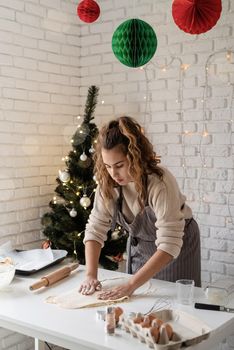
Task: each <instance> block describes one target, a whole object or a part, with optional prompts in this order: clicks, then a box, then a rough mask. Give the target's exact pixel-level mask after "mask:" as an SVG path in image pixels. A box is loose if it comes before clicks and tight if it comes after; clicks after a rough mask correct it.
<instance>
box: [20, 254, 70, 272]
mask: <svg viewBox="0 0 234 350" xmlns="http://www.w3.org/2000/svg"><path fill="white" fill-rule="evenodd" d="M20 251H22V250H16V252H20ZM52 252H53V254H55V259H54V261H52V262H50V263H49V264H46V265H44V266H42V267H40V268H38V269H36V268H35V269H31V270H23V269H16V270H15V273H16V275H23V276H29V275H32V274H34V273H37V272H39V271H42V270H44V269H47V268H48V267H51V266H53V265H56V264H59V263H60V262H61V261H63V260H64V259H65V258H66V256H67V254H68V252H67V251H66V250H57V249H52ZM56 254H57V256H56Z"/></svg>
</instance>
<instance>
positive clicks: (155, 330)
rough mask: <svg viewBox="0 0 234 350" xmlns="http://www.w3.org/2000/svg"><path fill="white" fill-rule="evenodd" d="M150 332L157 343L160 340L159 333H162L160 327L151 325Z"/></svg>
mask: <svg viewBox="0 0 234 350" xmlns="http://www.w3.org/2000/svg"><path fill="white" fill-rule="evenodd" d="M150 334H151V335H152V337H153V339H154V341H155V343H157V342H158V340H159V335H160V333H159V329H158V327H151V328H150Z"/></svg>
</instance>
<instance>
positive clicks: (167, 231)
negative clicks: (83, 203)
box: [84, 168, 192, 258]
mask: <svg viewBox="0 0 234 350" xmlns="http://www.w3.org/2000/svg"><path fill="white" fill-rule="evenodd" d="M163 171H164V175H163V181H161V180H160V179H159V178H158V176H157V175H156V174H152V175H149V176H148V189H147V191H148V205H149V206H150V207H151V208H152V210H153V211H154V213H155V216H156V218H157V221H156V223H155V226H156V227H157V229H158V230H157V237H156V230H155V244H156V246H157V248H160V249H161V250H163V251H165V252H167V253H169V254H171V255H172V256H173V257H174V258H176V257H177V256H178V255H179V253H180V249H181V247H182V244H183V241H182V237H183V234H184V232H183V231H184V224H185V221H184V219H189V218H191V217H192V211H191V209H190V208H189V207H188V206H187V205H186V204H185V199H186V198H185V196H184V195H183V194H181V192H180V190H179V187H178V184H177V182H176V179H175V177H174V176H173V175H172V174H171V173H170V172H169V170H167V169H166V168H163ZM115 196H116V197H115V198H114V200H116V199H117V197H118V191H117V189H116V193H115ZM114 200H113V201H110V202H109V203H108V204H107V203H104V200H103V197H102V195H101V193H100V188H99V187H97V190H96V194H95V201H94V206H93V209H92V211H91V214H90V217H89V220H88V223H87V225H86V231H85V238H84V243H85V242H87V241H89V240H95V241H97V242H99V243H100V244H101V245H102V246H103V245H104V241H105V240H106V233H107V231H108V230H109V229H110V225H111V220H112V216H113V212H114ZM183 205H184V206H183ZM182 206H183V209H181V208H182ZM122 212H123V214H124V217H125V219H126V221H127V222H128V223H131V222H132V221H133V220H134V218H135V216H136V215H137V214H138V213H139V212H140V207H139V204H138V200H137V192H136V190H135V184H134V182H130V183H129V184H127V185H126V186H123V203H122Z"/></svg>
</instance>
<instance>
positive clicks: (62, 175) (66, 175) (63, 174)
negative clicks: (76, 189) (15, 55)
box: [59, 170, 70, 182]
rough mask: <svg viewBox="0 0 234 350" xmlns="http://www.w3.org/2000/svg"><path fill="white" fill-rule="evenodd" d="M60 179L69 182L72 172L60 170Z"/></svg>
mask: <svg viewBox="0 0 234 350" xmlns="http://www.w3.org/2000/svg"><path fill="white" fill-rule="evenodd" d="M59 179H60V180H61V181H62V182H68V181H69V180H70V174H69V172H68V170H59Z"/></svg>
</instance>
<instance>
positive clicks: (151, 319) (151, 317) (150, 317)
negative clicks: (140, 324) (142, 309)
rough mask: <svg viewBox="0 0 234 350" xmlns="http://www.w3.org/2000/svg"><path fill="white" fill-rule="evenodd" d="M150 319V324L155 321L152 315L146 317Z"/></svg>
mask: <svg viewBox="0 0 234 350" xmlns="http://www.w3.org/2000/svg"><path fill="white" fill-rule="evenodd" d="M147 316H148V317H149V319H150V324H152V321H153V320H155V319H156V317H155V316H154V315H152V314H149V315H147Z"/></svg>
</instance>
